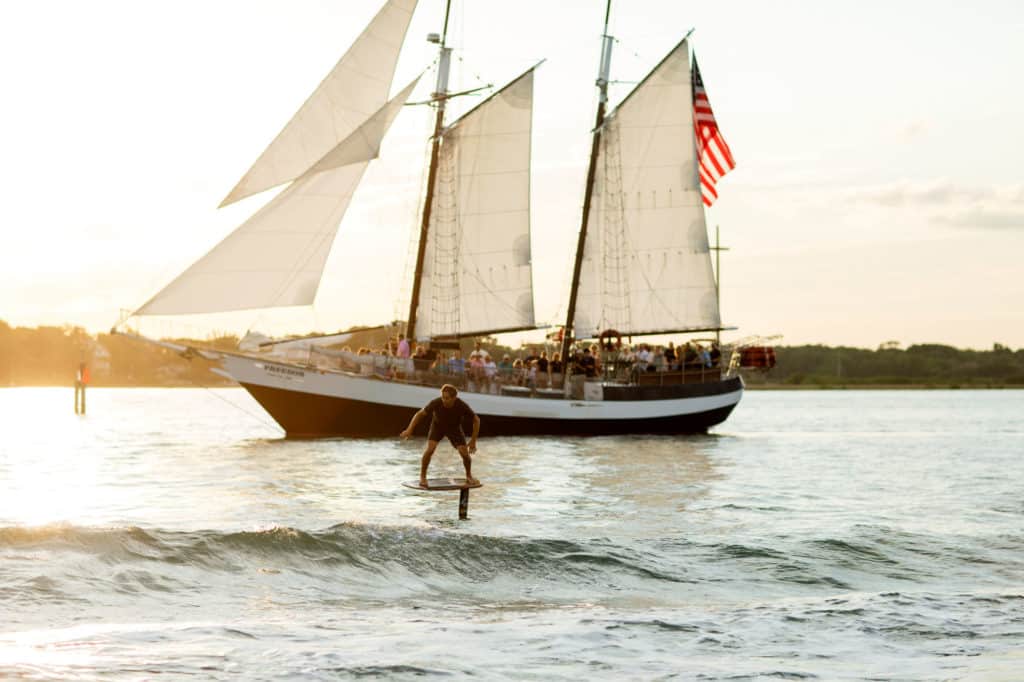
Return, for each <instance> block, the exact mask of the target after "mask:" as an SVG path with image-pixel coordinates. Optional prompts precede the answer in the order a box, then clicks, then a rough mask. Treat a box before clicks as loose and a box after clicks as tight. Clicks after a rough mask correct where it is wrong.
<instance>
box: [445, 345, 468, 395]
mask: <svg viewBox="0 0 1024 682" xmlns="http://www.w3.org/2000/svg"><path fill="white" fill-rule="evenodd" d="M448 374H450V375H451V376H452V378H453V381H454V383H455V384H456V385H460V386H461V385H465V382H466V361H465V360H463V359H462V353H461V352H460V351H459V350H458V349H456V350H453V351H452V356H451V357H450V358H448Z"/></svg>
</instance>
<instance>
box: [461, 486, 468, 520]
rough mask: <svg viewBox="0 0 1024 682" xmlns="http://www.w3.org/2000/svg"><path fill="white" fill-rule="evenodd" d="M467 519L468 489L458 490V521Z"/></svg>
mask: <svg viewBox="0 0 1024 682" xmlns="http://www.w3.org/2000/svg"><path fill="white" fill-rule="evenodd" d="M468 518H469V488H462V489H461V490H459V520H460V521H464V520H466V519H468Z"/></svg>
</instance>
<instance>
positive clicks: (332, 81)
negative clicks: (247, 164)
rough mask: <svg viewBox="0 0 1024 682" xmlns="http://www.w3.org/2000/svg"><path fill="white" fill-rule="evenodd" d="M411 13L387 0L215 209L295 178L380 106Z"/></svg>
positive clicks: (407, 3)
mask: <svg viewBox="0 0 1024 682" xmlns="http://www.w3.org/2000/svg"><path fill="white" fill-rule="evenodd" d="M415 9H416V0H388V2H387V3H386V4H385V5H384V7H382V8H381V10H380V11H379V12H378V13H377V15H376V16H375V17H374V19H373V21H371V22H370V24H369V25H368V26H367V27H366V29H365V30H364V31H363V32H362V34H361V35H360V36H359V38H358V39H356V41H355V43H353V44H352V47H350V48H349V50H348V52H346V53H345V55H344V56H343V57H342V58H341V60H339V61H338V63H337V64H336V65H335V66H334V68H333V69H331V72H330V73H328V74H327V77H326V78H324V80H323V81H322V82H321V83H320V85H319V86H318V87H317V89H316V90H315V91H314V92H313V94H312V95H310V97H309V99H307V100H306V102H305V103H304V104H303V105H302V107H300V108H299V110H298V111H297V112H296V113H295V115H294V116H292V119H291V120H290V121H289V122H288V124H287V125H286V126H285V127H284V129H283V130H281V132H280V133H278V135H277V137H276V138H274V141H273V142H271V143H270V146H268V147H267V148H266V150H265V151H264V152H263V154H261V155H260V157H259V158H258V159H256V162H255V163H253V165H252V167H251V168H250V169H249V170H248V172H247V173H246V174H245V175H244V176H243V177H242V179H241V180H239V181H238V184H237V185H235V188H234V189H232V190H231V192H230V194H228V196H227V197H226V198H225V199H224V201H223V202H221V206H226V205H228V204H231V203H233V202H235V201H238V200H239V199H243V198H245V197H247V196H250V195H252V194H256V193H257V192H262V191H264V190H267V189H270V188H271V187H276V186H278V185H281V184H283V183H286V182H289V181H291V180H294V179H295V178H297V177H299V176H300V175H302V174H303V173H305V172H306V171H307V170H308V169H309V168H310V167H311V166H312V165H313V164H315V163H317V162H318V161H319V160H320V159H322V158H323V157H324V155H325V154H326V153H327V152H328V151H330V150H331V149H333V148H334V147H336V146H337V145H338V143H339V142H341V141H342V140H344V139H345V138H347V137H349V135H351V133H352V131H353V130H355V129H356V128H357V127H358V126H359V125H361V124H362V123H363V122H364V121H365V120H366V119H367V118H368V117H369V116H370V115H371V114H373V112H375V111H376V110H377V109H378V108H379V107H380V106H381V104H383V103H384V101H385V100H386V99H387V96H388V91H389V90H390V89H391V79H392V78H393V76H394V72H395V64H396V63H397V61H398V53H399V51H400V50H401V48H402V42H403V41H404V40H405V32H406V30H407V29H408V27H409V21H410V19H412V14H413V11H414V10H415Z"/></svg>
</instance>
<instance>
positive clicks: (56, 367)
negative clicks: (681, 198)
mask: <svg viewBox="0 0 1024 682" xmlns="http://www.w3.org/2000/svg"><path fill="white" fill-rule="evenodd" d="M348 331H350V332H351V333H352V338H350V339H349V340H348V342H347V344H348V345H350V346H351V347H352V348H357V347H360V346H367V347H372V348H379V347H383V346H384V345H385V344H386V342H387V333H386V331H384V330H383V329H382V328H379V327H377V328H372V329H367V328H353V329H350V330H348ZM169 340H173V341H176V342H179V343H185V344H195V345H202V346H205V347H213V348H221V349H224V350H234V349H236V348H237V346H238V338H237V337H235V336H231V335H220V336H216V337H213V338H210V339H207V340H204V341H197V340H195V339H169ZM479 341H480V342H481V343H482V344H483V346H484V347H486V348H487V349H489V350H490V352H491V354H492V355H494V354H496V353H501V354H503V353H506V352H507V353H509V354H510V355H512V356H513V357H515V356H516V355H517V354H525V352H526V350H527V349H526V348H525V347H524V348H509V347H507V346H502V345H499V344H498V343H497V340H496V339H493V338H485V339H479ZM636 342H637V343H640V342H641V340H636ZM473 344H474V340H473V339H466V340H465V341H464V345H465V348H464V349H463V350H464V355H467V356H468V352H469V350H471V349H472V348H473ZM537 346H538V347H539V346H540V344H537ZM531 347H532V346H531ZM728 356H729V352H728V351H726V352H725V353H724V354H723V361H726V360H727V358H728ZM776 356H777V359H778V365H777V366H776V367H775V368H774V369H772V370H770V371H768V372H761V371H755V370H751V371H747V370H744V371H743V377H744V379H745V381H746V384H747V388H748V389H750V390H793V389H803V390H807V389H812V390H866V389H871V390H910V389H921V390H935V389H989V388H991V389H1002V388H1018V389H1024V348H1021V349H1017V350H1012V349H1010V348H1008V347H1006V346H1004V345H1002V344H999V343H996V344H993V347H992V349H991V350H984V351H980V350H971V349H958V348H954V347H952V346H946V345H942V344H917V345H912V346H909V347H907V348H906V349H903V348H900V347H899V346H898V345H897V344H896V343H895V342H892V341H890V342H887V343H885V344H882V345H881V346H880V347H879V348H877V349H874V350H872V349H866V348H852V347H847V346H823V345H802V346H778V347H776ZM499 357H500V355H499ZM82 362H85V363H87V365H88V367H89V371H90V375H91V381H90V385H91V386H95V387H125V388H128V387H189V386H191V387H228V386H235V385H236V384H235V383H234V382H232V381H230V380H228V379H225V378H223V377H220V376H218V375H216V374H214V373H213V372H211V371H210V369H211V367H212V366H213V365H212V363H210V362H208V361H206V360H203V359H202V358H200V357H193V358H192V359H185V358H181V357H179V356H178V355H177V354H176V353H174V352H173V351H171V350H168V349H165V348H160V347H158V346H154V345H150V344H145V343H139V342H137V341H133V340H131V339H128V338H125V337H123V336H118V335H111V334H102V333H101V334H96V335H92V334H89V333H88V332H86V331H85V330H84V329H82V328H81V327H74V326H70V325H66V326H63V327H12V326H10V325H8V324H7V323H5V322H4V321H2V320H0V387H8V386H10V387H15V386H73V385H74V381H75V372H76V370H77V369H78V366H79V363H82Z"/></svg>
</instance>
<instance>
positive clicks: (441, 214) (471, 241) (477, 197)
mask: <svg viewBox="0 0 1024 682" xmlns="http://www.w3.org/2000/svg"><path fill="white" fill-rule="evenodd" d="M532 114H533V69H532V68H531V69H530V70H529V71H527V72H526V73H524V74H523V75H522V76H520V77H519V78H517V79H515V80H514V81H512V82H511V83H509V84H508V85H506V86H505V87H504V88H502V89H501V90H499V91H498V92H496V93H495V94H494V95H492V96H491V97H490V98H488V99H487V100H485V101H484V102H482V103H481V104H480V105H479V106H477V107H476V108H474V109H473V110H471V111H470V112H469V113H467V114H466V115H465V116H463V117H462V118H460V119H459V120H457V121H455V122H454V123H453V124H451V125H450V126H448V127H447V128H446V129H445V130H444V131H443V133H442V139H441V147H440V153H439V160H438V170H437V180H436V181H435V187H434V196H433V202H432V206H431V212H430V221H429V226H428V231H427V243H426V250H425V256H424V260H423V268H422V272H421V273H420V291H421V292H422V294H421V296H420V299H419V305H418V308H417V312H416V319H417V325H416V336H417V338H419V339H421V340H423V339H430V338H438V337H448V336H469V335H474V334H475V335H482V334H487V333H493V332H498V331H511V330H518V329H531V328H533V327H534V324H535V323H534V312H533V275H532V268H531V262H530V258H531V256H530V141H531V127H532Z"/></svg>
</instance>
